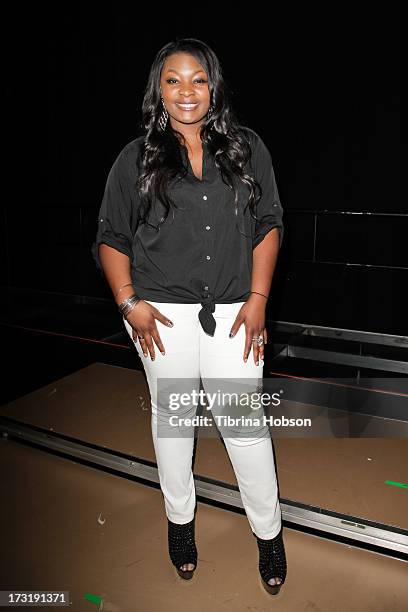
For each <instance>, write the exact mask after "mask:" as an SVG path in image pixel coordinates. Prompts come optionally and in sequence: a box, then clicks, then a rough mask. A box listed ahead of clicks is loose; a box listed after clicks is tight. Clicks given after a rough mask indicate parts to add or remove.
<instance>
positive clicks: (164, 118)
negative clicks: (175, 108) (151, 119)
mask: <svg viewBox="0 0 408 612" xmlns="http://www.w3.org/2000/svg"><path fill="white" fill-rule="evenodd" d="M161 101H162V105H163V111H162V114H161V115H160V117H159V125H160V127H161V129H162V130H163V132H164V130H165V129H166V125H167V119H168V118H169V113H168V112H167V110H166V107H165V106H164V100H163V98H161Z"/></svg>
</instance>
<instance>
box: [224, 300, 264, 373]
mask: <svg viewBox="0 0 408 612" xmlns="http://www.w3.org/2000/svg"><path fill="white" fill-rule="evenodd" d="M265 309H266V299H265V298H264V297H263V296H262V295H258V294H257V293H251V295H250V297H249V298H248V300H247V301H246V302H245V304H243V305H242V306H241V308H240V310H239V312H238V314H237V316H236V319H235V321H234V325H233V326H232V327H231V334H232V336H235V335H236V333H237V331H238V330H239V328H240V327H241V325H242V323H244V324H245V336H246V337H245V349H244V361H247V360H248V355H249V353H250V352H251V347H252V352H253V355H254V362H255V365H258V363H259V362H258V360H259V358H261V359H262V360H263V359H264V345H265V344H266V343H267V340H268V335H267V331H266V327H265ZM231 334H230V335H231ZM258 336H262V338H263V340H264V343H263V344H261V346H258V343H257V342H256V340H254V341H253V340H252V339H253V338H255V337H258Z"/></svg>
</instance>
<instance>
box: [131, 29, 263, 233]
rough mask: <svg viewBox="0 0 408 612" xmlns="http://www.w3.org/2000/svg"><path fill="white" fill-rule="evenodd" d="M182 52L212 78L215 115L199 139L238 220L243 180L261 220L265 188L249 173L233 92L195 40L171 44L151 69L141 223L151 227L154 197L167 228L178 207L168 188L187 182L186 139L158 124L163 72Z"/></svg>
mask: <svg viewBox="0 0 408 612" xmlns="http://www.w3.org/2000/svg"><path fill="white" fill-rule="evenodd" d="M178 52H185V53H189V54H191V55H193V56H194V57H195V58H196V60H197V61H198V62H199V63H200V64H201V66H202V67H203V68H204V70H205V71H206V73H207V76H208V87H209V92H210V107H212V109H213V110H212V112H211V114H210V116H209V117H208V115H207V119H206V121H205V122H204V123H203V124H202V125H201V128H200V137H201V140H202V142H205V143H207V145H208V150H209V153H210V154H211V155H212V156H213V157H214V161H215V165H216V167H217V168H218V169H219V171H220V173H221V177H222V180H223V182H224V183H225V184H226V185H227V186H228V187H229V188H230V189H231V191H232V192H233V193H234V204H235V215H237V214H238V208H237V207H238V191H237V188H236V186H235V184H234V183H235V181H236V179H239V180H240V181H241V182H242V183H243V184H244V185H246V186H247V188H248V190H249V197H248V201H247V203H246V206H245V208H246V207H247V206H249V210H250V214H251V215H252V216H253V217H254V218H255V219H257V217H256V214H255V206H256V204H257V202H258V201H259V199H260V198H261V196H262V188H261V186H260V184H259V183H258V182H257V181H256V179H255V178H254V177H252V176H251V175H249V174H247V173H246V171H245V166H246V164H247V162H248V160H249V159H250V157H251V144H250V141H249V138H248V137H247V135H246V134H245V132H244V130H242V128H241V127H240V125H239V122H238V120H237V117H236V115H235V113H234V111H233V110H232V108H231V104H230V101H229V98H230V94H229V90H228V87H227V85H226V83H225V81H224V78H223V75H222V70H221V66H220V62H219V60H218V58H217V56H216V54H215V53H214V51H213V50H212V49H210V47H209V46H208V45H206V44H205V43H204V42H202V41H201V40H198V39H196V38H181V39H176V40H175V41H172V42H170V43H168V44H166V45H165V46H164V47H162V48H161V49H160V51H159V52H158V53H157V55H156V57H155V59H154V61H153V64H152V66H151V69H150V73H149V77H148V82H147V86H146V89H145V90H144V98H143V104H142V121H141V123H140V128H141V130H142V131H143V135H144V139H143V143H142V146H141V150H140V155H139V158H138V161H137V164H138V179H137V182H136V189H137V190H138V193H139V198H140V202H141V206H140V211H139V219H140V221H142V222H146V223H147V216H148V214H149V210H150V207H151V205H152V201H153V198H157V199H158V200H159V201H160V202H162V204H163V205H164V207H165V209H166V213H165V216H164V217H162V218H161V219H160V221H159V226H160V224H161V223H164V222H165V220H166V219H167V216H168V214H169V212H170V209H171V207H172V206H174V207H175V208H178V207H177V205H176V203H175V202H173V200H172V199H171V198H170V196H169V195H168V193H167V187H168V184H169V182H170V181H172V180H173V179H175V177H176V176H181V177H183V176H185V174H186V173H187V172H188V169H187V167H186V165H185V164H184V160H183V158H182V154H181V149H180V143H184V137H183V135H182V134H181V133H180V132H178V131H177V130H174V129H173V128H172V126H171V124H170V121H169V120H168V121H167V124H166V128H165V130H164V131H163V130H162V128H161V126H160V123H159V118H160V116H161V113H162V110H163V109H162V106H161V95H160V77H161V72H162V68H163V65H164V62H165V60H166V58H167V57H169V56H170V55H172V54H174V53H178ZM173 215H174V210H173ZM149 225H151V224H150V223H149ZM159 226H155V227H156V229H160V227H159Z"/></svg>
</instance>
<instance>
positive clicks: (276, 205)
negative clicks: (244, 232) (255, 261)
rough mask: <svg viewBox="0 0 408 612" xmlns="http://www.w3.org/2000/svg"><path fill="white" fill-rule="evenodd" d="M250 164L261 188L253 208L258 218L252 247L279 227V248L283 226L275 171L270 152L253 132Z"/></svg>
mask: <svg viewBox="0 0 408 612" xmlns="http://www.w3.org/2000/svg"><path fill="white" fill-rule="evenodd" d="M253 134H254V135H255V142H254V144H253V153H252V165H253V169H254V174H255V178H256V179H257V181H258V183H259V184H260V185H261V188H262V195H261V198H260V200H259V201H258V204H257V206H256V208H255V214H256V216H257V217H258V220H257V221H256V224H255V233H254V237H253V242H252V249H254V248H255V247H256V246H257V245H258V244H259V243H260V242H261V241H262V240H263V239H264V238H265V236H266V234H267V233H268V232H269V231H270V230H271V229H273V228H274V227H277V228H279V248H280V247H281V246H282V240H283V234H284V226H283V220H282V217H283V209H282V205H281V202H280V198H279V193H278V187H277V185H276V180H275V172H274V169H273V165H272V158H271V154H270V152H269V150H268V148H267V147H266V145H265V143H264V142H263V140H262V139H261V137H260V136H259V135H258V134H256V132H253Z"/></svg>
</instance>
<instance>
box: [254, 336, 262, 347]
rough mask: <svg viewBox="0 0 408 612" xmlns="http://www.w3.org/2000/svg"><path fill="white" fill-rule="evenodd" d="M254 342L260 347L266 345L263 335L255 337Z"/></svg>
mask: <svg viewBox="0 0 408 612" xmlns="http://www.w3.org/2000/svg"><path fill="white" fill-rule="evenodd" d="M252 342H256V343H257V345H258V346H262V345H263V343H264V339H263V337H262V335H260V336H255V337H254V338H252Z"/></svg>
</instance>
